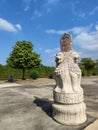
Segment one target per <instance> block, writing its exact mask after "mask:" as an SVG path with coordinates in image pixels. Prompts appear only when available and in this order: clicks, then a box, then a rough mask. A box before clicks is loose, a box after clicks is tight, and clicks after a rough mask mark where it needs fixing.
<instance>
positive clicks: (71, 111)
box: [52, 91, 86, 125]
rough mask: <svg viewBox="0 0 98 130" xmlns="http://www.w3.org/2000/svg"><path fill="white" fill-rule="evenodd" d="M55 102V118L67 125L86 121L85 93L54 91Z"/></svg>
mask: <svg viewBox="0 0 98 130" xmlns="http://www.w3.org/2000/svg"><path fill="white" fill-rule="evenodd" d="M53 97H54V101H55V103H54V104H53V105H52V107H53V118H54V119H55V120H56V121H57V122H59V123H61V124H65V125H79V124H82V123H84V122H85V121H86V114H85V110H86V105H85V104H84V103H83V93H77V92H74V93H63V92H56V91H53Z"/></svg>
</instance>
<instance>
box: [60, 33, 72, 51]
mask: <svg viewBox="0 0 98 130" xmlns="http://www.w3.org/2000/svg"><path fill="white" fill-rule="evenodd" d="M60 48H61V51H62V52H68V51H70V50H72V36H71V35H69V34H67V33H65V34H64V35H63V36H62V37H61V39H60Z"/></svg>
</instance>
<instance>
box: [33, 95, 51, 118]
mask: <svg viewBox="0 0 98 130" xmlns="http://www.w3.org/2000/svg"><path fill="white" fill-rule="evenodd" d="M33 103H35V104H36V105H37V106H39V107H41V109H42V110H43V111H44V112H45V113H46V114H47V115H48V116H49V117H51V118H52V112H53V110H52V103H53V102H52V101H50V100H49V99H48V98H39V97H36V96H35V100H34V101H33Z"/></svg>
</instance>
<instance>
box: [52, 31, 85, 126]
mask: <svg viewBox="0 0 98 130" xmlns="http://www.w3.org/2000/svg"><path fill="white" fill-rule="evenodd" d="M60 49H61V51H60V52H59V53H57V54H56V57H55V62H56V69H55V73H54V77H55V80H56V86H55V88H54V90H53V98H54V101H55V103H54V104H53V118H54V119H55V120H56V121H58V122H60V123H62V124H67V125H78V124H81V123H83V122H85V121H86V115H85V110H86V105H85V104H84V103H83V100H84V99H83V89H82V88H81V70H80V68H79V67H78V64H77V63H78V59H79V57H80V56H79V54H78V53H77V52H75V51H73V50H72V36H71V35H69V34H66V33H65V34H64V35H63V36H62V37H61V39H60Z"/></svg>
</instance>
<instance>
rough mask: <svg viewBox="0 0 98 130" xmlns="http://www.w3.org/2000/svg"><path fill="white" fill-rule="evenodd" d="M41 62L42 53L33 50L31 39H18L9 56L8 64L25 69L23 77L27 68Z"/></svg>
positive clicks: (36, 65)
mask: <svg viewBox="0 0 98 130" xmlns="http://www.w3.org/2000/svg"><path fill="white" fill-rule="evenodd" d="M40 63H41V59H40V55H39V54H37V53H36V52H33V44H32V43H31V42H29V41H17V42H16V44H15V45H14V46H13V50H12V52H11V53H10V55H9V57H8V58H7V64H8V65H9V66H11V67H12V68H18V69H22V70H23V77H22V79H25V78H24V75H25V69H26V68H29V69H31V68H35V67H38V66H39V65H40Z"/></svg>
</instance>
